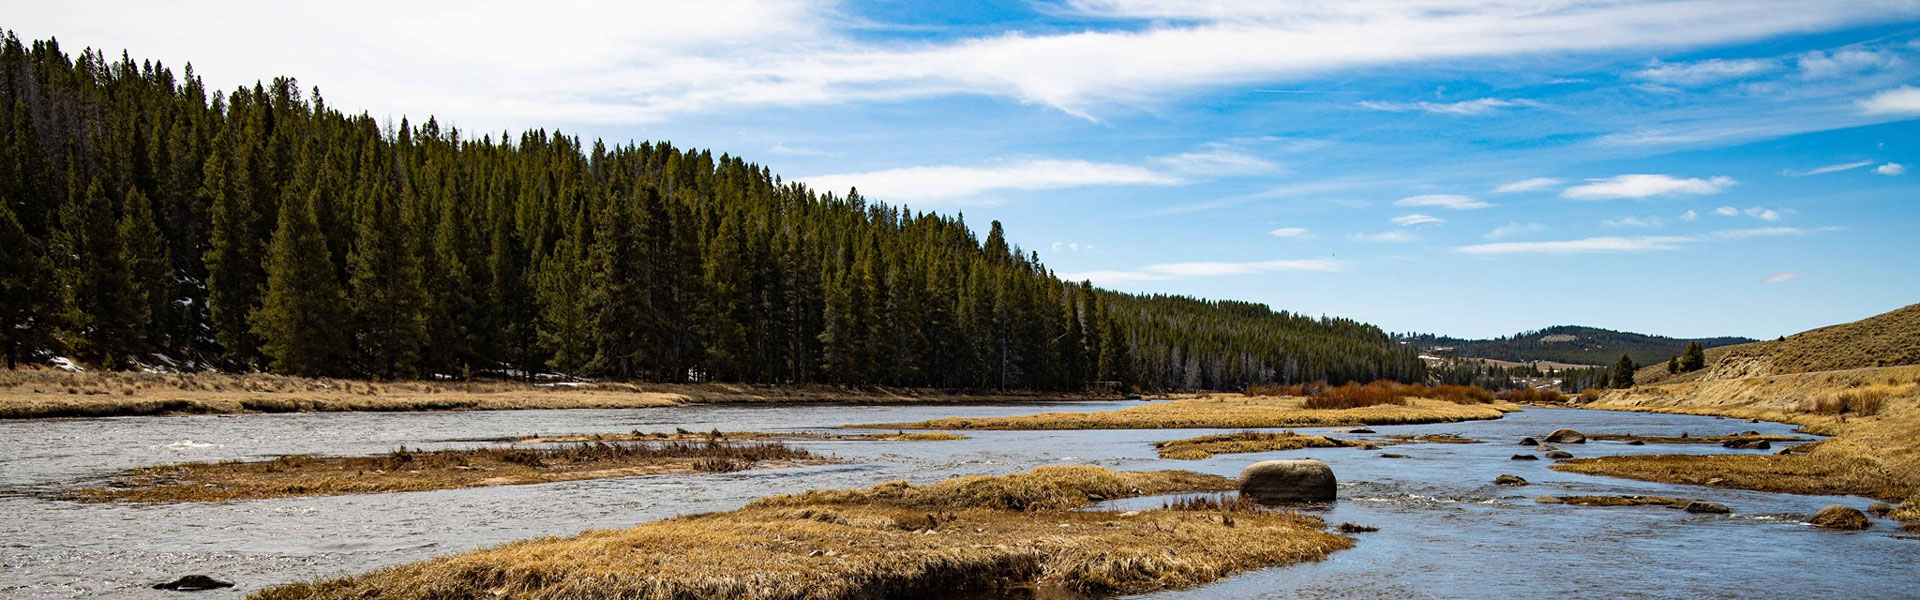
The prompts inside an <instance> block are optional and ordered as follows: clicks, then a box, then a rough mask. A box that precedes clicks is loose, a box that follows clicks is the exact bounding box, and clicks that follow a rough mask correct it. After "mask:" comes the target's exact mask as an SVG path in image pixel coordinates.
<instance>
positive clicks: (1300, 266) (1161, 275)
mask: <svg viewBox="0 0 1920 600" xmlns="http://www.w3.org/2000/svg"><path fill="white" fill-rule="evenodd" d="M1346 268H1347V264H1346V263H1345V262H1342V261H1338V260H1329V259H1316V258H1296V259H1276V260H1261V261H1249V262H1173V263H1158V264H1151V265H1147V266H1144V267H1140V268H1138V269H1133V270H1102V271H1085V272H1080V273H1061V274H1060V277H1061V278H1062V279H1065V280H1067V281H1080V280H1091V281H1094V282H1098V283H1104V284H1118V283H1139V282H1143V281H1165V280H1169V279H1185V278H1189V277H1222V276H1232V275H1251V274H1255V273H1271V272H1281V271H1308V272H1323V273H1325V272H1336V271H1343V270H1346Z"/></svg>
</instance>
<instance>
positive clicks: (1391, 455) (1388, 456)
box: [1380, 452, 1407, 458]
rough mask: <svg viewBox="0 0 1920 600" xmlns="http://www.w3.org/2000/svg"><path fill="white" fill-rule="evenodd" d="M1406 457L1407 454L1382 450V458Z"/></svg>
mask: <svg viewBox="0 0 1920 600" xmlns="http://www.w3.org/2000/svg"><path fill="white" fill-rule="evenodd" d="M1406 457H1407V455H1405V454H1394V453H1392V452H1382V453H1380V458H1406Z"/></svg>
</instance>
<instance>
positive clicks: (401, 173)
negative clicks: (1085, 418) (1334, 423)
mask: <svg viewBox="0 0 1920 600" xmlns="http://www.w3.org/2000/svg"><path fill="white" fill-rule="evenodd" d="M115 54H116V55H118V56H120V58H117V59H110V58H108V55H107V54H106V53H104V52H101V51H99V50H89V51H85V52H82V53H80V54H79V55H78V56H71V57H70V56H69V55H68V54H66V53H65V52H63V51H62V50H61V49H60V47H59V45H58V44H57V43H56V42H53V41H51V40H48V41H36V42H32V43H31V44H25V43H22V42H21V41H20V40H19V39H18V38H17V37H16V36H14V35H13V34H11V33H9V34H7V36H6V39H5V43H4V48H0V295H4V297H0V300H3V301H0V349H4V351H5V358H6V362H7V364H8V365H9V366H11V365H13V364H14V363H16V362H26V363H36V362H39V363H44V362H48V361H49V360H51V359H52V358H53V357H54V356H60V357H66V358H71V359H74V360H76V361H78V362H80V363H82V364H84V365H87V366H89V367H97V368H102V369H107V370H133V369H142V368H146V367H149V366H159V367H162V368H166V369H177V370H200V369H208V368H212V369H219V370H222V371H228V372H236V373H245V372H253V371H261V370H264V371H268V372H272V373H275V374H281V375H293V376H307V377H347V378H370V379H381V380H390V379H401V380H405V379H415V378H426V379H449V378H461V379H465V378H470V377H473V376H483V377H484V376H492V377H510V378H531V377H532V376H533V375H534V374H536V373H554V374H558V375H561V376H578V377H586V378H596V379H610V380H618V381H642V382H658V383H697V382H723V383H767V384H786V385H794V384H815V383H817V384H831V385H840V386H854V385H881V386H891V387H933V388H944V389H970V390H971V389H993V390H1006V389H1017V390H1080V389H1085V388H1088V387H1090V386H1091V384H1093V383H1094V382H1103V383H1104V382H1117V383H1119V384H1120V386H1121V387H1136V388H1154V389H1170V388H1191V387H1205V388H1213V389H1240V388H1243V387H1245V386H1247V385H1250V384H1259V383H1268V382H1299V381H1303V380H1317V379H1326V380H1330V381H1333V382H1336V383H1337V382H1344V381H1349V380H1362V381H1369V380H1373V379H1378V378H1392V379H1400V380H1403V381H1417V380H1419V379H1420V378H1422V377H1424V376H1425V365H1424V364H1423V363H1421V361H1420V360H1419V358H1418V357H1417V353H1416V352H1415V351H1414V350H1412V349H1410V348H1406V347H1403V346H1400V345H1398V344H1395V343H1393V342H1392V340H1391V339H1389V337H1388V336H1387V335H1386V334H1385V333H1383V332H1382V331H1381V330H1380V329H1379V328H1377V327H1374V326H1372V325H1367V324H1365V323H1360V322H1356V321H1351V320H1346V319H1337V318H1333V319H1330V318H1313V317H1307V316H1303V315H1298V314H1292V313H1289V312H1287V311H1275V310H1271V309H1269V308H1268V307H1266V306H1264V305H1257V304H1247V303H1237V302H1215V301H1203V300H1197V299H1192V298H1182V297H1168V296H1135V295H1128V294H1121V293H1117V292H1110V291H1105V290H1096V289H1094V288H1093V287H1092V286H1090V285H1086V284H1085V283H1074V282H1068V281H1062V280H1060V279H1059V278H1057V277H1055V276H1054V275H1053V273H1052V271H1051V270H1049V269H1048V268H1047V267H1046V266H1045V265H1044V264H1041V262H1040V260H1039V255H1038V254H1037V253H1033V252H1028V251H1025V250H1022V249H1021V248H1019V247H1018V246H1015V245H1013V244H1011V243H1010V242H1009V241H1008V238H1007V235H1006V232H1005V231H1004V230H1003V229H1002V227H1001V224H1000V223H998V222H994V223H992V225H991V226H989V227H987V228H986V231H985V232H984V235H983V234H981V233H979V232H976V230H975V229H973V228H972V227H970V226H969V225H968V224H967V223H966V222H965V220H964V219H963V218H962V217H960V216H958V215H943V214H937V213H929V212H915V211H911V210H907V209H905V208H903V207H896V206H889V205H887V204H884V203H882V202H879V201H870V200H868V199H866V198H864V197H862V196H861V195H860V194H859V193H858V192H856V191H854V190H847V191H845V192H844V193H839V192H832V191H822V190H812V189H808V188H806V187H804V186H801V185H799V184H795V183H792V182H790V181H786V180H783V179H782V178H780V177H779V176H776V175H774V174H773V173H771V172H770V171H769V170H768V169H767V168H765V167H763V166H760V165H757V164H753V163H749V162H747V161H745V160H743V159H741V158H739V157H736V156H731V155H728V154H723V153H715V152H712V151H708V150H697V149H685V148H679V147H676V146H674V145H672V144H670V143H666V142H648V143H632V142H624V141H619V140H615V141H612V142H603V141H599V140H583V139H581V138H579V137H575V136H568V135H564V134H561V133H559V132H550V131H545V130H531V131H526V132H522V133H519V134H517V135H510V134H508V133H506V132H498V133H491V132H490V133H486V134H479V133H477V132H468V131H461V130H460V129H458V128H455V127H451V126H446V125H443V124H442V123H441V122H439V121H438V120H436V119H434V118H432V117H427V118H423V119H417V120H409V119H407V118H400V119H398V121H397V122H391V121H389V122H386V123H382V122H381V121H378V120H376V119H375V118H373V117H371V116H368V115H367V114H365V113H361V114H358V115H355V114H352V113H350V112H343V111H342V110H340V109H339V108H338V107H334V106H330V105H328V104H326V103H325V101H324V100H323V99H322V97H321V95H320V92H319V90H318V88H310V87H303V86H302V85H301V84H300V83H299V82H296V81H295V80H293V79H290V78H277V79H274V80H272V81H271V83H256V84H254V85H252V86H242V87H240V88H238V89H235V90H232V91H231V92H228V93H221V92H217V91H214V90H209V89H207V88H206V86H205V85H204V84H203V83H202V82H201V80H200V79H198V78H196V77H195V76H194V75H193V72H192V69H191V68H188V69H186V70H185V71H184V72H182V73H181V74H180V75H176V73H175V72H174V71H173V70H172V69H170V68H168V67H166V66H165V65H161V64H159V63H156V62H151V61H145V62H142V61H136V60H134V59H132V58H129V57H127V56H126V55H125V54H121V53H115ZM309 90H310V91H309ZM416 117H418V115H416ZM1099 387H1102V388H1104V387H1106V386H1104V385H1102V386H1099Z"/></svg>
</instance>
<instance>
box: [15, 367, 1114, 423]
mask: <svg viewBox="0 0 1920 600" xmlns="http://www.w3.org/2000/svg"><path fill="white" fill-rule="evenodd" d="M1115 398H1117V396H1115V395H1113V394H1106V395H1101V396H1095V395H1090V394H1068V393H1059V392H1020V391H996V392H983V393H970V392H965V391H947V390H932V389H913V388H886V387H858V388H846V387H838V386H829V385H814V384H793V385H749V384H724V383H705V384H627V383H605V382H573V381H552V382H537V383H524V382H513V381H473V382H463V381H394V382H379V381H364V380H353V379H328V378H307V377H286V376H280V375H270V374H264V373H252V374H244V375H232V374H224V373H112V372H68V371H59V370H51V369H36V370H12V371H6V370H0V419H36V418H67V417H120V416H148V415H166V414H233V413H284V412H340V411H365V412H394V411H443V410H530V409H575V408H592V409H621V408H654V407H664V406H680V405H685V404H724V403H808V402H814V403H851V404H906V403H942V402H945V403H971V402H1031V401H1035V400H1094V399H1108V400H1110V399H1115Z"/></svg>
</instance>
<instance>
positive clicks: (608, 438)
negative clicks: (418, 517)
mask: <svg viewBox="0 0 1920 600" xmlns="http://www.w3.org/2000/svg"><path fill="white" fill-rule="evenodd" d="M964 439H967V436H964V435H960V434H957V433H947V432H944V431H916V432H912V433H909V432H904V431H900V432H894V433H818V432H810V431H791V432H767V431H720V430H718V429H716V430H713V431H708V432H699V431H687V430H685V429H680V430H677V431H674V432H672V433H667V432H648V433H642V432H640V431H638V430H635V431H633V432H630V433H571V434H564V435H530V436H524V437H517V438H513V439H512V441H514V442H519V443H525V444H554V443H581V442H802V441H826V442H868V441H874V442H942V441H952V440H964Z"/></svg>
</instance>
